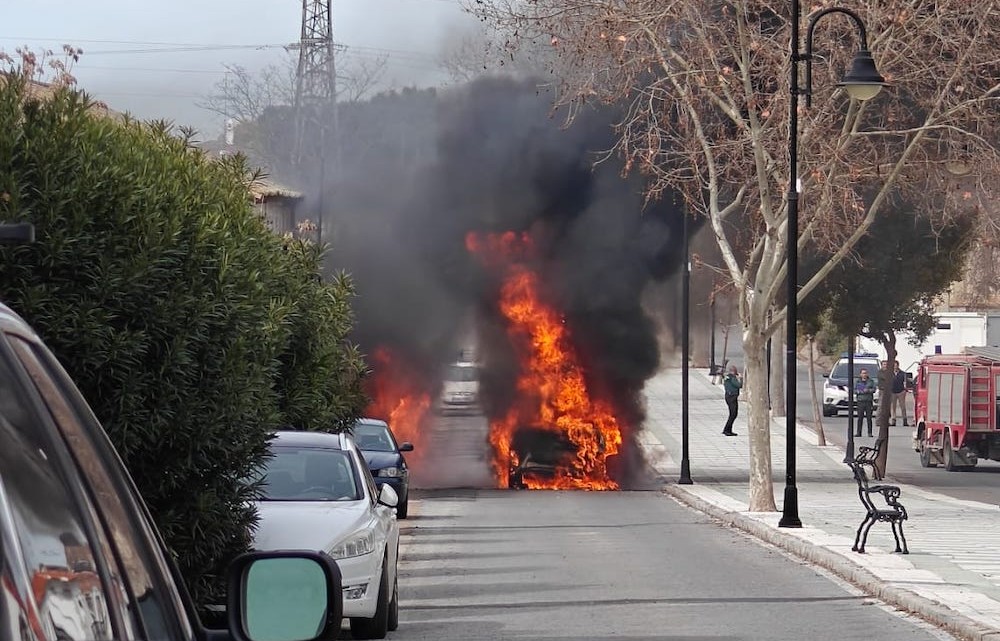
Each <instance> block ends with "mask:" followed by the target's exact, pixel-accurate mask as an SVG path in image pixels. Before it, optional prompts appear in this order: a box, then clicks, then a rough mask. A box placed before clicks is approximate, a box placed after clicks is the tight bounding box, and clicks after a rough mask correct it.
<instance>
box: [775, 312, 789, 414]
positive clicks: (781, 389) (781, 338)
mask: <svg viewBox="0 0 1000 641" xmlns="http://www.w3.org/2000/svg"><path fill="white" fill-rule="evenodd" d="M784 327H785V324H784V323H782V324H781V325H780V326H779V327H778V329H777V331H775V332H774V334H772V335H771V416H772V417H774V418H779V417H782V416H785V412H786V411H787V410H788V408H786V407H785V330H784ZM791 411H793V412H794V411H795V408H792V410H791Z"/></svg>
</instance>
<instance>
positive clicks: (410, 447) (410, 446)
mask: <svg viewBox="0 0 1000 641" xmlns="http://www.w3.org/2000/svg"><path fill="white" fill-rule="evenodd" d="M399 451H400V452H412V451H413V443H410V442H409V441H406V442H405V443H403V444H402V445H400V446H399Z"/></svg>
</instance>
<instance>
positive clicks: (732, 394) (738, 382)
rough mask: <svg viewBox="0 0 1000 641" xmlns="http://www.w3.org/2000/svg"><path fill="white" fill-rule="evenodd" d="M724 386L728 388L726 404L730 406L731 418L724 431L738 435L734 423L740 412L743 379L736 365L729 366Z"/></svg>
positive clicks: (731, 434) (724, 432)
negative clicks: (734, 429)
mask: <svg viewBox="0 0 1000 641" xmlns="http://www.w3.org/2000/svg"><path fill="white" fill-rule="evenodd" d="M722 387H723V388H724V389H725V390H726V405H728V406H729V420H728V421H726V427H724V428H723V429H722V433H723V434H725V435H726V436H737V434H736V432H734V431H733V423H734V422H735V421H736V415H737V414H739V412H740V390H741V389H743V379H742V378H740V372H739V370H738V369H736V366H735V365H730V366H729V371H728V372H726V377H725V378H724V379H723V380H722Z"/></svg>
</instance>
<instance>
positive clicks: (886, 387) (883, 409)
mask: <svg viewBox="0 0 1000 641" xmlns="http://www.w3.org/2000/svg"><path fill="white" fill-rule="evenodd" d="M879 342H881V343H882V346H883V347H884V348H885V367H883V368H882V369H880V370H879V372H878V395H879V403H878V439H877V440H876V441H875V443H876V445H877V446H878V456H877V457H876V458H875V471H876V475H877V478H878V480H881V479H883V478H885V472H886V467H887V463H888V458H889V415H890V414H891V413H892V405H891V403H892V375H893V371H892V370H893V364H894V363H895V362H896V335H895V333H893V332H888V333H887V334H885V335H883V336H880V337H879Z"/></svg>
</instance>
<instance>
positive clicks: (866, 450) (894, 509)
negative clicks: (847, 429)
mask: <svg viewBox="0 0 1000 641" xmlns="http://www.w3.org/2000/svg"><path fill="white" fill-rule="evenodd" d="M877 455H878V449H877V448H873V447H861V448H859V450H858V455H857V456H856V457H854V459H853V460H852V461H851V462H850V463H848V465H849V466H850V467H851V471H852V472H854V480H855V481H857V483H858V498H860V499H861V504H862V505H863V506H864V507H865V510H866V511H867V512H868V513H867V514H866V515H865V518H864V520H863V521H861V525H859V526H858V533H857V535H856V536H855V537H854V547H852V548H851V549H852V550H854V551H855V552H858V553H859V554H864V552H865V541H866V540H867V539H868V531H869V530H871V529H872V526H873V525H875V524H876V523H878V522H880V521H881V522H883V523H889V525H890V526H891V527H892V536H893V538H894V539H896V552H900V553H902V554H909V553H910V550H909V549H908V548H907V547H906V537H905V536H904V535H903V521H905V520H906V519H907V515H906V508H905V507H903V504H902V503H900V502H899V495H900V491H899V487H898V486H895V485H887V484H884V483H880V484H875V485H873V484H871V483H870V482H869V478H875V457H876V456H877ZM869 473H870V475H869ZM875 494H881V495H882V500H881V503H884V504H885V505H884V506H882V505H881V504H880V503H876V502H875V499H874V498H873V495H875ZM900 543H902V545H900Z"/></svg>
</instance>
